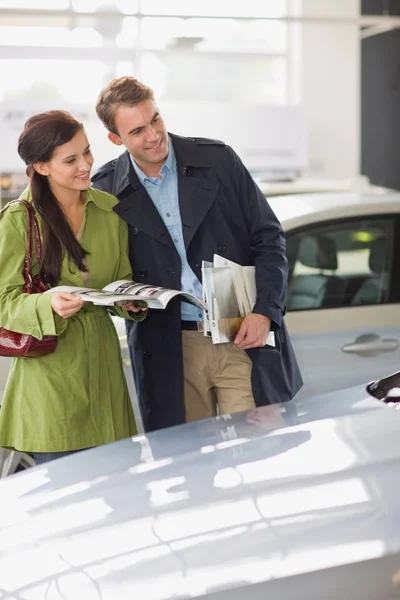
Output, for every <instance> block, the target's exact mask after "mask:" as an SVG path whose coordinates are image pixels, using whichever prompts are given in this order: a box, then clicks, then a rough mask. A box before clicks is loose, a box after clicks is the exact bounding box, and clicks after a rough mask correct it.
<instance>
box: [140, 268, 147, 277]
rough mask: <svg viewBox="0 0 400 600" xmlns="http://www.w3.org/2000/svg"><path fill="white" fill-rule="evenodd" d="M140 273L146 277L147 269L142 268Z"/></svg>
mask: <svg viewBox="0 0 400 600" xmlns="http://www.w3.org/2000/svg"><path fill="white" fill-rule="evenodd" d="M139 275H140V277H146V275H147V269H140V271H139Z"/></svg>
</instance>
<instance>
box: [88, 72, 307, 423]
mask: <svg viewBox="0 0 400 600" xmlns="http://www.w3.org/2000/svg"><path fill="white" fill-rule="evenodd" d="M96 111H97V115H98V117H99V118H100V119H101V121H102V122H103V124H104V125H105V127H106V128H107V130H108V132H109V133H108V137H109V139H110V141H111V142H112V143H113V144H116V145H117V146H124V147H125V148H126V152H124V153H123V154H122V155H121V156H119V158H118V159H116V160H113V161H111V162H109V163H107V164H105V165H104V166H103V167H101V168H100V169H99V171H98V172H97V173H96V175H95V176H94V177H93V185H94V186H95V187H97V188H99V189H102V190H105V191H107V192H110V193H112V194H115V195H116V196H117V197H118V198H119V199H120V203H119V204H118V205H117V206H116V207H115V211H116V212H117V213H118V214H119V215H120V216H121V217H122V218H123V219H124V220H125V221H127V223H128V225H129V246H130V260H131V263H132V270H133V278H134V279H135V280H136V281H140V282H143V283H149V284H154V285H159V286H163V287H167V288H174V289H182V290H184V291H187V292H190V293H194V294H195V295H197V296H201V263H202V260H206V261H212V259H213V255H214V253H215V254H220V255H223V256H224V257H226V258H228V259H230V260H232V261H234V262H237V263H240V264H242V265H255V272H256V287H257V301H256V304H255V306H254V309H253V312H252V313H251V314H250V315H248V316H247V317H246V318H245V319H244V321H243V323H242V326H241V328H240V330H239V332H238V334H237V337H236V339H235V341H234V343H227V344H219V345H213V344H212V342H211V339H210V338H207V337H204V335H203V333H202V332H201V331H199V329H200V323H201V322H202V319H203V315H202V314H201V311H200V312H199V309H198V308H197V307H194V306H192V305H190V304H188V303H186V302H171V303H170V304H169V305H168V307H167V309H166V310H153V311H150V314H149V316H148V318H147V319H146V320H145V322H143V323H140V324H136V323H132V324H130V323H129V324H128V325H127V329H128V343H129V348H130V352H131V358H132V366H133V372H134V377H135V382H136V388H137V392H138V397H139V404H140V409H141V412H142V417H143V422H144V426H145V429H146V431H152V430H155V429H161V428H164V427H169V426H172V425H177V424H180V423H184V422H187V421H195V420H198V419H203V418H207V417H210V416H213V415H215V413H216V409H217V406H218V410H219V412H220V413H221V414H224V413H233V412H238V411H242V410H247V409H251V408H254V406H255V405H256V406H262V405H265V404H273V403H276V402H283V401H286V400H290V399H291V398H292V397H293V396H294V394H295V393H296V392H297V391H298V389H299V388H300V387H301V385H302V380H301V375H300V372H299V369H298V366H297V362H296V359H295V356H294V353H293V349H292V346H291V343H290V340H289V337H288V334H287V331H286V328H285V325H284V322H283V316H284V312H285V295H286V286H287V271H288V269H287V261H286V256H285V239H284V234H283V232H282V229H281V226H280V224H279V222H278V220H277V218H276V217H275V215H274V213H273V212H272V210H271V208H270V207H269V205H268V203H267V201H266V200H265V198H264V196H263V194H262V193H261V191H260V190H259V188H258V187H257V186H256V184H255V183H254V181H253V179H252V178H251V176H250V175H249V173H248V171H247V170H246V168H245V167H244V165H243V163H242V162H241V160H240V159H239V157H238V156H237V155H236V154H235V152H234V151H233V150H232V149H231V148H230V147H229V146H226V145H225V144H224V143H223V142H220V141H217V140H210V139H204V138H184V137H180V136H177V135H174V134H172V133H169V132H167V129H166V126H165V124H164V122H163V120H162V117H161V115H160V112H159V110H158V108H157V106H156V104H155V101H154V95H153V90H151V89H150V88H149V87H148V86H146V85H144V84H143V83H141V82H140V81H138V80H137V79H134V78H133V77H121V78H118V79H114V80H113V81H111V82H110V83H109V85H108V86H107V87H106V88H105V89H104V90H103V91H102V92H101V93H100V95H99V98H98V101H97V105H96ZM270 329H273V330H274V331H275V341H276V347H275V348H271V347H269V346H265V341H266V338H267V334H268V332H269V331H270Z"/></svg>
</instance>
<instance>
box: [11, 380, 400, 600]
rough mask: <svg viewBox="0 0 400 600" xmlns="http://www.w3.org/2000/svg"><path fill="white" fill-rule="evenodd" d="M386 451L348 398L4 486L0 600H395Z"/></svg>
mask: <svg viewBox="0 0 400 600" xmlns="http://www.w3.org/2000/svg"><path fill="white" fill-rule="evenodd" d="M166 393H167V392H166ZM399 439H400V414H399V413H398V412H397V411H396V410H393V409H392V408H390V407H388V406H386V405H384V404H382V403H380V402H379V401H377V400H375V399H373V398H371V397H368V395H367V393H366V391H365V387H364V386H360V387H357V388H354V389H350V390H346V391H343V392H338V393H333V394H328V395H325V396H320V397H316V398H309V399H307V400H305V401H303V402H302V403H301V404H297V403H296V402H295V401H292V402H290V403H287V404H286V405H284V406H279V405H275V406H272V407H263V408H261V409H258V410H256V411H250V412H248V413H240V414H238V415H234V416H232V417H230V416H228V417H219V418H215V419H210V420H206V421H200V422H197V423H193V424H188V425H183V426H180V427H175V428H170V429H167V430H163V431H159V432H155V433H153V434H150V435H148V436H143V435H142V436H137V437H134V438H132V439H127V440H123V441H120V442H116V443H114V444H110V445H109V446H104V447H101V448H97V449H93V450H89V451H86V452H84V453H82V454H78V455H75V456H71V457H67V458H65V459H61V460H58V461H54V462H52V463H48V464H46V465H43V466H37V467H34V468H33V469H29V470H27V471H25V472H24V473H20V474H17V475H13V476H11V477H8V478H6V479H3V480H1V481H0V598H1V599H2V600H6V599H7V600H11V599H15V598H24V599H25V598H26V599H32V600H35V599H38V600H39V599H40V600H42V599H44V598H46V599H49V600H77V599H80V598H85V599H91V598H93V599H96V600H97V599H99V600H100V599H101V600H115V599H116V598H117V599H118V600H125V599H126V600H128V599H129V600H131V599H132V598H145V599H146V600H173V599H175V600H177V599H189V598H205V597H207V598H210V600H211V599H213V600H239V599H240V600H245V599H246V600H247V598H252V599H253V600H258V599H260V600H261V599H262V600H265V598H268V599H269V600H278V599H279V600H281V599H282V598H284V599H285V600H289V599H295V598H296V599H299V598H307V599H309V600H314V599H315V600H317V599H318V600H320V599H321V598H324V599H328V600H333V599H335V600H337V599H338V598H340V599H343V600H344V599H351V600H361V599H362V600H378V599H379V600H389V599H392V598H393V599H394V598H396V597H398V594H399V587H398V586H399V583H400V571H399V569H400V503H399V489H398V488H399V483H398V481H399V477H398V474H399V472H400V444H399Z"/></svg>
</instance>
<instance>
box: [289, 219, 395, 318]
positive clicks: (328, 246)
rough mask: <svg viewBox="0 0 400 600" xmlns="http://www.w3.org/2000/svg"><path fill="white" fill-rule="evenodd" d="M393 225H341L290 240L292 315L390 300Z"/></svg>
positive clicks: (377, 222) (379, 221)
mask: <svg viewBox="0 0 400 600" xmlns="http://www.w3.org/2000/svg"><path fill="white" fill-rule="evenodd" d="M392 238H393V223H392V220H391V219H367V220H364V221H362V222H360V220H357V221H354V220H352V221H349V220H346V221H342V222H335V223H334V224H330V225H317V226H314V227H309V228H307V229H303V230H301V231H298V232H295V233H292V234H291V233H288V235H287V256H288V260H289V285H288V294H287V310H313V309H318V308H340V307H346V306H347V307H348V306H361V305H373V304H382V303H385V302H387V301H388V298H389V283H390V281H389V270H390V262H391V254H392V247H393V244H392V241H393V240H392Z"/></svg>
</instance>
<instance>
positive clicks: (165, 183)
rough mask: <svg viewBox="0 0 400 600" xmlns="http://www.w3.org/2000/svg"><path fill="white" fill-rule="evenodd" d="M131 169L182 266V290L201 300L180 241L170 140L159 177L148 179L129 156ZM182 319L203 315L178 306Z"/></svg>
mask: <svg viewBox="0 0 400 600" xmlns="http://www.w3.org/2000/svg"><path fill="white" fill-rule="evenodd" d="M131 161H132V164H133V168H134V169H135V171H136V174H137V176H138V178H139V181H140V183H141V184H142V185H143V186H144V187H145V189H146V191H147V193H148V194H149V196H150V198H151V199H152V201H153V203H154V206H155V207H156V209H157V210H158V212H159V214H160V217H161V218H162V220H163V221H164V223H165V226H166V227H167V229H168V232H169V235H170V236H171V239H172V241H173V242H174V245H175V248H176V251H177V252H178V254H179V257H180V259H181V264H182V275H181V290H182V291H183V292H189V294H194V295H195V296H198V297H199V298H201V297H202V286H201V283H200V281H199V280H198V279H197V277H196V275H195V274H194V272H193V271H192V269H191V268H190V265H189V262H188V259H187V256H186V249H185V243H184V240H183V231H182V220H181V215H180V212H179V199H178V171H177V165H176V157H175V152H174V148H173V146H172V143H171V139H170V140H169V152H168V157H167V160H166V161H165V163H164V165H163V167H162V168H161V170H160V177H149V176H148V175H146V174H145V173H143V171H142V169H141V168H140V167H138V165H137V164H136V163H135V161H134V160H133V158H132V156H131ZM181 318H182V319H183V320H184V321H201V320H202V319H203V313H202V311H201V309H199V308H198V307H197V306H194V305H193V304H189V302H182V303H181Z"/></svg>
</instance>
